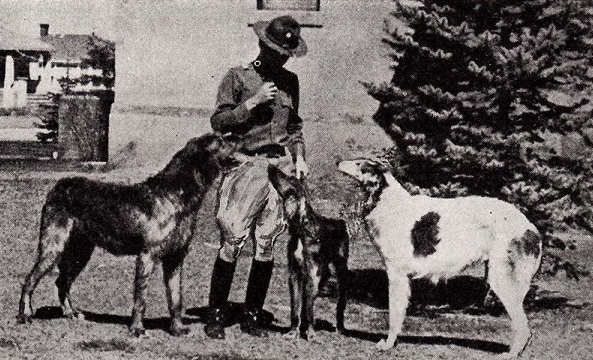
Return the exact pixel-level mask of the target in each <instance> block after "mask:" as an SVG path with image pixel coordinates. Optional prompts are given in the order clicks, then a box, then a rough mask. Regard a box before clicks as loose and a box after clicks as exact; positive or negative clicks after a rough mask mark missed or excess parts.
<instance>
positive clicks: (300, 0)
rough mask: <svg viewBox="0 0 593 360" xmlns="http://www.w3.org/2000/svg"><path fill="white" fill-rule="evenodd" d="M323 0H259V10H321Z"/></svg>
mask: <svg viewBox="0 0 593 360" xmlns="http://www.w3.org/2000/svg"><path fill="white" fill-rule="evenodd" d="M320 1H321V0H257V10H303V11H319V5H320Z"/></svg>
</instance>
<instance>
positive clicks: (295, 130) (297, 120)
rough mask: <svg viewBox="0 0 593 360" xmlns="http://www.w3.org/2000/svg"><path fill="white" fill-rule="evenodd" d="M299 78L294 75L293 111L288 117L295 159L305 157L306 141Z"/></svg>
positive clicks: (288, 129) (291, 149) (288, 128)
mask: <svg viewBox="0 0 593 360" xmlns="http://www.w3.org/2000/svg"><path fill="white" fill-rule="evenodd" d="M299 96H300V95H299V79H298V77H297V76H296V75H294V85H293V88H292V91H291V97H292V106H293V111H291V114H290V118H289V119H288V127H287V132H288V135H289V136H290V144H291V146H290V147H291V148H290V151H291V152H292V154H293V156H294V158H295V160H296V159H297V158H298V157H299V156H300V157H302V159H303V160H304V159H305V141H304V137H303V119H301V117H300V116H299V102H300V97H299Z"/></svg>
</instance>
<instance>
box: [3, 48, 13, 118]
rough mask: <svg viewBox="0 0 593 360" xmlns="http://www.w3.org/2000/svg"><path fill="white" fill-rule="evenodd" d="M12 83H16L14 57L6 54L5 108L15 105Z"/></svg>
mask: <svg viewBox="0 0 593 360" xmlns="http://www.w3.org/2000/svg"><path fill="white" fill-rule="evenodd" d="M12 84H14V59H13V58H12V56H11V55H6V67H5V71H4V92H3V95H4V96H2V107H3V108H5V109H10V108H13V107H14V94H13V91H12Z"/></svg>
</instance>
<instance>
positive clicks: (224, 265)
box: [204, 257, 236, 339]
mask: <svg viewBox="0 0 593 360" xmlns="http://www.w3.org/2000/svg"><path fill="white" fill-rule="evenodd" d="M235 265H236V263H230V262H227V261H224V260H222V259H221V258H220V257H217V258H216V262H215V263H214V270H212V279H211V281H210V297H209V299H208V307H209V309H208V318H207V320H206V326H205V327H204V332H205V333H206V335H207V336H208V337H210V338H212V339H224V338H225V333H224V327H225V325H226V321H227V301H228V298H229V293H230V291H231V285H232V283H233V276H234V274H235Z"/></svg>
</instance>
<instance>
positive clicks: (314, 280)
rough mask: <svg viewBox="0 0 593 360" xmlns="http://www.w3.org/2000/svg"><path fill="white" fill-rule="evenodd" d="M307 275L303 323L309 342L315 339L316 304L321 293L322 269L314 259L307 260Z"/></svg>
mask: <svg viewBox="0 0 593 360" xmlns="http://www.w3.org/2000/svg"><path fill="white" fill-rule="evenodd" d="M305 262H306V263H307V265H308V266H307V274H306V276H305V283H304V294H303V321H302V322H303V323H304V324H302V326H303V327H304V336H305V337H306V338H307V340H314V339H315V329H314V326H315V316H314V304H315V299H316V298H317V293H318V291H319V281H320V280H321V279H320V275H321V274H320V273H319V272H320V269H319V267H318V266H317V264H316V263H315V261H314V260H313V259H306V260H305Z"/></svg>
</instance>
